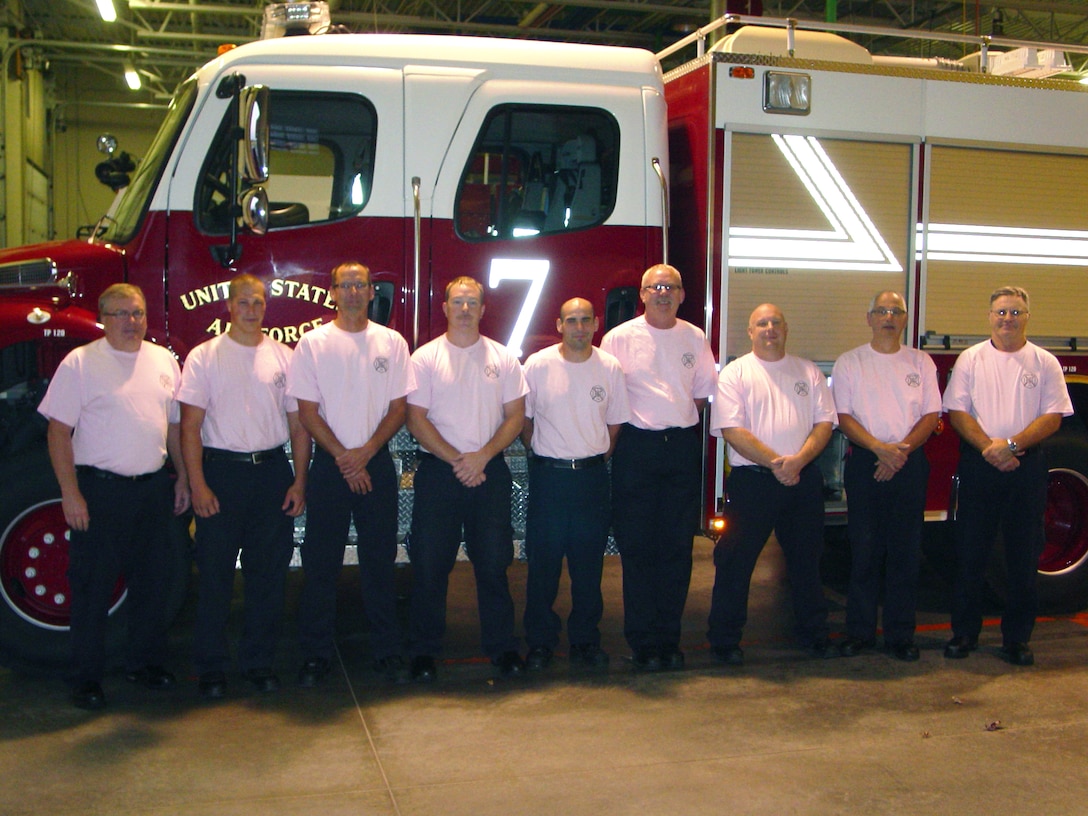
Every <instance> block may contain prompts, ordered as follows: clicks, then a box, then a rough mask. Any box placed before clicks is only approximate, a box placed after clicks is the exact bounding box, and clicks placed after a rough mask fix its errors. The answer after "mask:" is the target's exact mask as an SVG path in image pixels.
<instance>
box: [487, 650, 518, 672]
mask: <svg viewBox="0 0 1088 816" xmlns="http://www.w3.org/2000/svg"><path fill="white" fill-rule="evenodd" d="M491 665H492V666H494V667H495V668H497V669H498V670H499V676H500V677H521V675H523V674H524V673H525V661H524V660H522V659H521V655H519V654H518V653H517V652H515V651H514V650H513V649H511V650H510V651H509V652H503V653H502V654H501V655H499V656H498V657H496V658H495V659H494V660H492V661H491Z"/></svg>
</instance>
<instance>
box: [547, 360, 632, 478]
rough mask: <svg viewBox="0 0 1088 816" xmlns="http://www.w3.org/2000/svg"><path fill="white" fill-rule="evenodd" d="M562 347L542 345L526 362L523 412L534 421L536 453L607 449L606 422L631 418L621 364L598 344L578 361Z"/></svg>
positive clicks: (578, 455) (562, 455)
mask: <svg viewBox="0 0 1088 816" xmlns="http://www.w3.org/2000/svg"><path fill="white" fill-rule="evenodd" d="M559 348H560V347H559V345H558V344H557V345H554V346H551V347H549V348H546V349H541V350H540V351H538V352H537V353H536V354H533V355H530V357H529V359H528V360H526V361H525V381H526V382H527V383H528V384H529V396H528V397H527V398H526V400H525V415H526V416H527V417H530V418H532V420H533V440H532V446H533V452H534V453H536V454H537V455H539V456H550V457H551V458H553V459H585V458H586V457H589V456H596V455H597V454H600V453H606V452H607V451H608V446H609V435H608V426H609V425H620V424H622V423H624V422H626V421H627V420H628V419H629V418H630V411H629V409H628V407H627V388H626V386H625V384H624V381H623V369H621V368H620V364H619V361H618V360H617V359H616V358H615V357H613V356H612V355H611V354H609V353H608V352H606V351H601V350H600V349H596V348H595V349H592V350H591V355H590V357H589V359H588V360H584V361H583V362H579V363H574V362H570V361H568V360H565V359H564V358H563V355H562V354H560V352H559Z"/></svg>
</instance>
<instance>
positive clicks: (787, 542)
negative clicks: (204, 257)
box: [707, 303, 838, 665]
mask: <svg viewBox="0 0 1088 816" xmlns="http://www.w3.org/2000/svg"><path fill="white" fill-rule="evenodd" d="M788 333H789V326H788V325H787V324H786V318H785V317H784V316H783V314H782V311H781V310H780V309H779V308H778V307H777V306H775V305H774V304H773V303H764V304H763V305H761V306H757V307H756V309H755V311H753V312H752V314H751V317H749V319H748V336H749V337H750V338H751V340H752V351H751V353H749V354H744V355H742V356H740V357H738V358H737V359H736V360H734V361H733V362H731V363H730V364H729V365H727V366H726V367H725V368H723V369H722V373H721V375H720V376H719V378H718V393H717V394H716V395H715V397H714V402H713V404H712V407H711V411H710V432H711V433H713V434H717V435H720V436H721V437H722V438H723V439H724V440H725V441H726V442H727V443H728V455H729V464H730V466H731V470H730V471H729V478H728V481H727V482H726V492H727V495H728V496H729V504H728V511H727V514H728V522H729V526H728V528H727V533H726V536H725V537H724V538H723V539H722V540H721V541H719V542H718V544H717V546H716V547H715V548H714V568H715V575H714V592H713V596H712V598H711V602H710V631H709V632H708V635H707V636H708V638H709V640H710V645H711V648H712V649H713V651H714V655H715V657H717V658H718V659H719V660H721V661H722V662H724V663H727V664H730V665H740V664H741V663H743V662H744V653H743V651H742V650H741V647H740V640H741V633H742V630H743V628H744V624H745V623H746V622H747V620H748V588H749V585H750V584H751V581H752V571H753V570H754V569H755V565H756V560H757V559H758V558H759V554H760V552H761V551H762V550H763V547H764V545H765V544H766V543H767V539H768V537H769V536H770V534H771V532H772V530H773V531H774V533H775V536H776V538H777V539H778V543H779V545H780V546H781V547H782V553H783V555H785V557H786V569H787V570H788V572H789V581H790V597H791V599H792V601H793V613H794V628H795V630H796V633H797V640H798V643H799V645H800V646H801V647H802V648H803V649H805V650H806V651H807V652H808V653H809V654H810V655H812V656H813V657H834V656H837V655H838V650H837V649H836V648H835V647H834V644H833V643H832V642H831V639H830V637H829V629H828V624H827V600H826V599H825V598H824V590H823V584H822V583H821V581H820V556H821V554H822V552H823V535H824V500H823V477H822V476H821V474H820V468H819V465H818V464H817V463H816V457H817V456H819V454H820V451H822V450H823V449H824V447H825V446H826V445H827V442H828V440H829V439H830V438H831V431H832V428H833V427H834V424H835V405H834V402H833V401H832V399H831V389H830V388H829V387H828V385H827V378H826V377H824V375H823V373H822V372H821V371H820V370H819V369H818V368H817V367H816V366H815V364H813V363H811V362H809V361H808V360H804V359H802V358H800V357H795V356H794V355H792V354H787V353H786V338H787V336H788Z"/></svg>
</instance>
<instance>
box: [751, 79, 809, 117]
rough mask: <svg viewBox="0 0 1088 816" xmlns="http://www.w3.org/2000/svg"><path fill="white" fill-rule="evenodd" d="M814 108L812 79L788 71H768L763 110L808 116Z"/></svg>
mask: <svg viewBox="0 0 1088 816" xmlns="http://www.w3.org/2000/svg"><path fill="white" fill-rule="evenodd" d="M811 108H812V77H810V76H809V75H808V74H794V73H790V72H787V71H768V72H767V73H765V74H764V75H763V110H764V111H766V112H767V113H786V114H791V115H793V116H808V113H809V110H810V109H811Z"/></svg>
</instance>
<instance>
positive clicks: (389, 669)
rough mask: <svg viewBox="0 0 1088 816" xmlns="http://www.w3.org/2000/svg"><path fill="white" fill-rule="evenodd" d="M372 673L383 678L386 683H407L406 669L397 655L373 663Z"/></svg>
mask: <svg viewBox="0 0 1088 816" xmlns="http://www.w3.org/2000/svg"><path fill="white" fill-rule="evenodd" d="M374 671H376V672H377V673H378V674H380V675H381V676H382V677H384V678H385V680H386V682H387V683H406V682H408V667H407V666H405V665H404V658H403V657H401V656H400V655H399V654H392V655H389V656H387V657H381V658H378V659H377V660H375V661H374Z"/></svg>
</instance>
